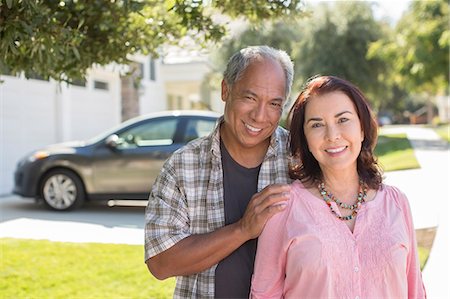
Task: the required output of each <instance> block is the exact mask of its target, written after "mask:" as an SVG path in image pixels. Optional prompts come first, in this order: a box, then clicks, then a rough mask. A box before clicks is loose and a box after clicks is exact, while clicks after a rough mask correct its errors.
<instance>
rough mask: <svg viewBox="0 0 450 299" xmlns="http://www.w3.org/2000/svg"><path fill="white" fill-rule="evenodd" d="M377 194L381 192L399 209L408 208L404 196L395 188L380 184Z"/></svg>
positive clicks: (406, 199)
mask: <svg viewBox="0 0 450 299" xmlns="http://www.w3.org/2000/svg"><path fill="white" fill-rule="evenodd" d="M378 192H383V193H384V194H385V198H386V199H387V200H389V201H393V202H394V203H395V204H396V205H397V206H398V207H399V208H401V209H403V208H405V207H409V203H408V198H407V197H406V194H405V193H404V192H403V191H402V190H400V189H399V188H398V187H396V186H392V185H386V184H382V185H381V187H380V190H379V191H378Z"/></svg>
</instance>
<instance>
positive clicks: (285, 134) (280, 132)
mask: <svg viewBox="0 0 450 299" xmlns="http://www.w3.org/2000/svg"><path fill="white" fill-rule="evenodd" d="M275 134H276V136H277V138H281V139H283V140H287V139H288V138H289V131H288V130H286V129H285V128H283V127H281V126H278V128H277V129H276V131H275Z"/></svg>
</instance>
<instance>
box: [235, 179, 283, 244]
mask: <svg viewBox="0 0 450 299" xmlns="http://www.w3.org/2000/svg"><path fill="white" fill-rule="evenodd" d="M289 190H290V185H287V184H274V185H269V186H267V187H266V188H264V189H263V190H261V191H260V192H258V193H256V194H254V195H253V196H252V199H251V200H250V202H249V203H248V206H247V209H246V210H245V213H244V216H243V217H242V218H241V220H239V222H238V224H239V226H240V228H241V231H242V233H244V234H245V235H246V236H247V237H248V239H254V238H257V237H258V236H259V235H260V234H261V232H262V230H263V228H264V226H265V225H266V222H267V220H269V218H270V217H272V216H273V215H275V214H276V213H278V212H281V211H282V210H284V208H285V207H286V206H287V203H286V201H287V200H288V199H289Z"/></svg>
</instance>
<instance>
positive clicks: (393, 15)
mask: <svg viewBox="0 0 450 299" xmlns="http://www.w3.org/2000/svg"><path fill="white" fill-rule="evenodd" d="M328 1H329V2H332V1H333V0H306V3H311V4H314V3H319V2H328ZM334 1H346V0H334ZM359 1H367V2H374V3H378V6H375V10H374V15H375V18H377V19H381V18H388V19H389V20H390V21H391V22H392V23H393V24H394V23H396V22H397V21H398V20H399V19H400V17H401V16H402V13H403V12H404V11H405V10H406V9H407V7H408V4H409V3H410V2H411V1H413V0H359ZM377 7H378V8H377Z"/></svg>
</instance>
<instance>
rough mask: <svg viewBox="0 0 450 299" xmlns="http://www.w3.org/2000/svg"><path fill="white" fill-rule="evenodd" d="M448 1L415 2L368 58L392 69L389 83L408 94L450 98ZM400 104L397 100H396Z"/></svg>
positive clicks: (430, 109) (388, 77)
mask: <svg viewBox="0 0 450 299" xmlns="http://www.w3.org/2000/svg"><path fill="white" fill-rule="evenodd" d="M448 22H449V4H448V2H447V1H446V0H433V1H413V2H412V3H411V5H410V7H409V8H408V10H407V12H406V13H405V14H404V15H403V17H402V18H401V19H400V21H399V23H398V24H397V26H396V28H395V30H394V32H393V33H392V34H391V35H390V37H389V38H388V39H384V40H379V41H377V42H375V43H373V45H371V48H370V51H369V56H370V57H376V56H377V57H380V58H382V59H384V60H385V61H386V62H387V63H388V65H390V66H391V68H390V70H389V75H388V76H387V77H386V80H387V81H389V82H390V83H389V84H390V85H391V86H397V87H399V88H400V89H403V90H405V91H406V93H408V94H411V93H417V94H423V95H425V96H426V97H427V98H428V100H427V105H428V107H429V109H428V111H429V113H428V121H429V122H431V116H432V115H431V112H432V107H431V106H432V100H431V95H438V94H448V82H449V44H450V29H449V26H448ZM396 100H398V99H396Z"/></svg>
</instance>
